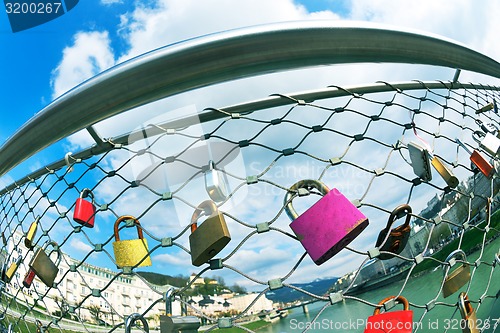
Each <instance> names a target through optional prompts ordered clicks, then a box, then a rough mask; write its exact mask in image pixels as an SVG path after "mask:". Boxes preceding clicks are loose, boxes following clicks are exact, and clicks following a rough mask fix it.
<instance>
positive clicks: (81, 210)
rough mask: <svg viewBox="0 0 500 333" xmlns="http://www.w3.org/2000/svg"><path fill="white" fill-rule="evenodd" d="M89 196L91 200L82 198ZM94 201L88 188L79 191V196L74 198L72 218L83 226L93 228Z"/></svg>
mask: <svg viewBox="0 0 500 333" xmlns="http://www.w3.org/2000/svg"><path fill="white" fill-rule="evenodd" d="M86 197H90V198H91V199H92V202H90V201H87V200H84V198H86ZM95 212H96V207H95V202H94V194H93V193H92V191H91V190H89V189H88V188H85V189H83V190H82V192H81V193H80V197H79V198H78V199H76V204H75V211H74V212H73V220H75V222H78V223H80V224H81V225H83V226H84V227H89V228H93V227H94V222H95Z"/></svg>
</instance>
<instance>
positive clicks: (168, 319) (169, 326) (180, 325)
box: [160, 315, 201, 333]
mask: <svg viewBox="0 0 500 333" xmlns="http://www.w3.org/2000/svg"><path fill="white" fill-rule="evenodd" d="M200 325H201V322H200V319H199V318H198V317H196V316H165V315H160V333H179V332H182V333H191V332H198V329H199V328H200Z"/></svg>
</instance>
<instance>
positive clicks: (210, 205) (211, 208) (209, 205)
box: [191, 200, 219, 233]
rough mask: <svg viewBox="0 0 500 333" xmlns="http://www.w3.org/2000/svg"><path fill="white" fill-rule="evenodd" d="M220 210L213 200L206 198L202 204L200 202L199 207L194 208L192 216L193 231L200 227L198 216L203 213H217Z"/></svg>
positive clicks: (208, 214)
mask: <svg viewBox="0 0 500 333" xmlns="http://www.w3.org/2000/svg"><path fill="white" fill-rule="evenodd" d="M218 211H219V209H218V208H217V205H216V204H215V202H213V201H212V200H205V201H203V202H202V203H201V204H199V205H198V207H196V209H195V210H194V212H193V216H191V233H193V232H194V231H195V230H196V229H197V228H198V218H199V217H200V215H201V214H202V213H205V215H207V216H210V215H212V214H213V213H217V212H218Z"/></svg>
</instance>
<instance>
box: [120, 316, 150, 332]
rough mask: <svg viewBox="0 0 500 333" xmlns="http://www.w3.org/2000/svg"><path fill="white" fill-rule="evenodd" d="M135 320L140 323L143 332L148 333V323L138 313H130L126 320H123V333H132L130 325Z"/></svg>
mask: <svg viewBox="0 0 500 333" xmlns="http://www.w3.org/2000/svg"><path fill="white" fill-rule="evenodd" d="M137 320H140V321H141V322H142V326H143V329H144V332H146V333H149V325H148V322H147V321H146V319H145V318H144V317H143V316H142V315H140V314H139V313H132V314H131V315H130V316H128V317H127V319H125V333H131V332H132V325H134V323H135V322H136V321H137Z"/></svg>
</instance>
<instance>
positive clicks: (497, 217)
mask: <svg viewBox="0 0 500 333" xmlns="http://www.w3.org/2000/svg"><path fill="white" fill-rule="evenodd" d="M485 226H486V222H482V223H480V224H479V225H478V227H480V228H482V229H484V227H485ZM495 229H496V230H495ZM499 229H500V211H497V212H495V214H493V215H492V216H491V224H490V231H489V232H488V233H487V234H486V239H487V240H489V239H492V238H493V237H495V236H498V230H499ZM483 237H484V232H483V231H481V230H478V229H477V228H475V227H474V228H471V229H469V230H467V231H466V232H465V234H464V237H463V240H462V244H461V246H460V248H461V249H462V250H464V252H465V253H470V252H473V248H474V247H476V246H477V245H478V244H482V243H483ZM458 243H459V239H455V240H453V241H451V242H450V243H449V244H446V245H445V246H444V247H443V248H442V249H441V250H440V251H439V252H437V253H435V254H434V255H432V257H433V258H435V259H437V260H440V261H444V260H445V259H446V257H447V256H448V255H449V254H450V252H451V251H453V250H456V249H458ZM439 265H440V264H439V263H438V262H437V261H434V260H430V259H426V260H424V261H423V262H421V263H420V264H418V265H417V267H415V269H414V270H413V274H417V273H420V272H423V271H426V270H428V269H432V268H434V267H437V266H439Z"/></svg>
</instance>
